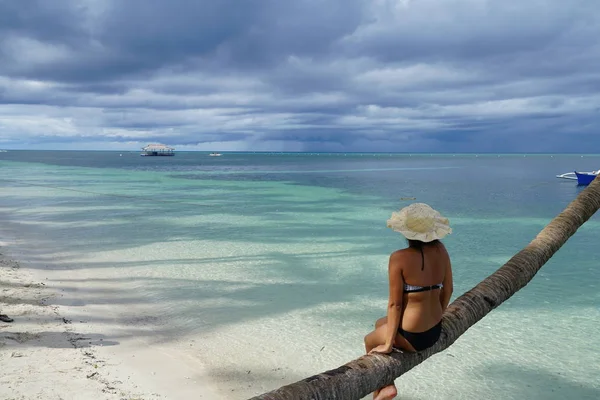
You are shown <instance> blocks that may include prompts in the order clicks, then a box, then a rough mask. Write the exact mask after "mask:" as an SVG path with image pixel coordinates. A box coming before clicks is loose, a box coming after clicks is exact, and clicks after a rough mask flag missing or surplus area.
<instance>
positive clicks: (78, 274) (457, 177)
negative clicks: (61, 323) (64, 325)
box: [0, 149, 600, 400]
mask: <svg viewBox="0 0 600 400" xmlns="http://www.w3.org/2000/svg"><path fill="white" fill-rule="evenodd" d="M7 150H8V151H7V152H2V153H0V190H1V193H2V194H1V195H0V225H1V227H0V234H2V235H3V237H4V238H5V239H7V241H8V242H9V243H12V244H13V246H14V247H15V248H16V249H18V251H19V253H20V254H22V255H23V257H24V259H25V260H26V261H29V262H30V265H31V268H32V269H33V270H36V269H37V270H38V272H39V273H42V272H43V273H47V274H49V276H50V277H51V278H49V280H48V281H47V282H48V284H49V285H54V286H55V287H58V288H60V289H61V290H62V291H63V292H64V293H65V298H64V300H63V301H64V304H65V306H66V305H68V306H69V307H70V309H69V310H70V311H71V312H72V313H75V315H76V316H80V317H81V318H82V319H83V318H88V319H92V320H94V321H95V322H96V323H98V324H102V323H106V324H108V323H110V324H114V325H115V326H118V327H120V329H121V330H122V332H123V335H124V336H128V337H129V336H136V337H139V338H140V339H141V340H146V341H147V343H148V345H149V346H151V345H152V344H153V343H160V344H161V346H168V348H169V349H171V350H172V354H173V355H174V357H175V356H181V357H191V358H193V359H195V360H198V362H200V363H202V364H203V365H204V366H205V372H206V373H207V374H208V375H209V377H210V379H211V380H212V381H213V382H215V384H216V385H217V386H218V387H219V388H220V389H221V390H222V393H223V394H224V396H225V398H231V399H244V398H248V397H251V396H252V395H257V394H260V393H263V392H265V391H269V390H272V389H275V388H277V387H279V386H281V385H283V384H286V383H291V382H295V381H297V380H300V379H303V378H305V377H308V376H310V375H314V374H316V373H319V372H323V371H325V370H328V369H332V368H336V367H338V366H339V365H342V364H344V363H346V362H348V361H350V360H352V359H354V358H356V357H359V356H360V355H362V353H363V351H364V350H363V347H362V346H363V345H362V339H363V337H364V335H365V334H367V333H368V332H369V331H370V330H371V329H372V326H373V323H374V322H375V320H376V319H377V318H379V317H381V316H384V313H385V309H386V301H387V291H388V288H387V281H386V268H387V258H388V256H389V254H390V253H391V252H392V251H394V250H396V249H398V248H402V247H404V246H405V241H404V240H402V238H401V237H399V235H398V234H396V233H394V232H392V231H391V230H389V229H387V228H386V220H387V218H388V217H389V215H391V213H392V212H393V211H396V210H398V209H399V208H401V207H403V206H405V205H408V204H410V203H411V202H425V203H428V204H430V205H432V206H433V207H434V208H436V209H438V210H439V211H440V212H441V213H442V214H444V215H445V216H447V217H448V218H449V220H450V223H451V226H452V228H453V231H454V232H453V234H452V235H450V236H449V237H448V238H447V239H445V240H444V243H445V245H446V247H447V248H448V251H449V253H450V257H451V259H452V263H453V268H454V280H455V290H454V295H453V297H452V298H453V299H455V298H456V297H458V296H459V295H461V294H462V293H464V292H465V291H467V290H469V289H470V288H472V287H473V286H475V285H476V284H477V283H478V282H480V281H481V280H482V279H484V278H485V277H486V276H488V275H489V274H491V273H493V272H494V271H495V270H496V269H497V268H499V267H500V266H501V265H503V264H504V263H505V262H506V261H508V259H510V257H512V256H513V255H514V254H515V253H517V252H518V251H519V250H520V249H521V248H523V247H525V246H526V245H527V244H528V243H529V242H530V241H531V240H532V239H533V238H534V237H535V235H536V234H537V233H538V232H539V231H540V230H541V229H542V228H543V227H544V226H545V225H546V224H547V223H548V222H549V221H550V220H551V219H552V218H553V217H555V216H556V215H557V214H558V213H559V212H560V211H562V210H563V209H564V208H565V207H566V206H567V205H568V204H569V203H570V202H571V201H572V200H573V199H574V198H575V197H576V196H577V194H578V193H579V192H580V191H581V190H582V188H581V187H579V186H577V185H576V184H575V183H574V182H573V181H568V180H561V179H557V178H556V175H557V174H561V173H564V172H570V171H573V170H584V171H589V170H597V169H600V160H599V159H598V158H600V155H598V154H583V153H581V154H579V153H570V154H558V153H556V154H547V153H503V154H494V153H460V154H458V153H456V154H455V153H372V152H369V153H351V152H346V153H317V152H232V151H222V156H221V157H208V156H207V154H206V153H208V152H209V151H177V150H176V155H175V156H174V157H139V151H137V150H125V149H124V150H101V151H89V150H86V151H77V150H10V149H7ZM342 155H348V156H346V157H340V156H342ZM362 155H371V157H363V156H362ZM475 155H479V156H482V157H474V156H475ZM523 155H525V156H524V157H515V156H523ZM529 155H531V157H528V156H529ZM504 156H506V157H504ZM599 235H600V218H599V216H598V215H595V216H594V217H592V218H591V219H590V220H589V221H588V222H586V224H585V225H584V226H583V227H582V228H581V229H580V230H579V231H578V232H577V233H576V234H575V235H574V236H573V237H572V238H571V239H570V240H569V241H568V242H567V243H566V244H565V246H563V248H561V249H560V250H559V251H558V252H557V254H556V255H555V256H554V257H552V259H551V260H549V261H548V263H547V264H546V265H545V266H544V267H543V268H542V269H541V271H540V272H539V273H538V275H537V276H536V277H535V278H534V279H533V281H532V282H531V283H530V284H529V285H527V286H526V287H525V288H523V289H522V290H521V291H520V292H518V293H517V294H516V295H515V296H514V297H512V298H511V299H509V300H508V301H507V302H505V303H504V304H503V305H501V306H500V307H499V308H498V309H496V310H494V311H492V312H491V313H490V314H489V315H488V316H487V317H485V318H484V319H483V320H481V321H480V322H479V323H477V324H476V325H475V326H474V327H473V328H471V329H470V330H469V331H467V332H466V333H465V334H464V335H463V336H462V337H461V338H460V339H459V340H458V341H457V342H456V343H455V344H454V345H452V346H451V347H450V348H449V349H448V350H446V351H444V352H442V353H439V354H437V355H435V356H433V357H431V358H430V359H429V360H427V361H425V362H424V363H423V364H421V365H419V366H417V367H416V368H414V369H413V370H411V371H410V372H409V373H407V374H405V375H404V376H402V377H400V378H399V379H398V380H397V382H396V383H397V385H398V389H399V393H400V397H399V398H403V399H413V400H416V399H479V398H482V397H486V398H489V399H522V398H531V399H538V398H539V399H563V398H565V397H567V396H568V397H572V398H577V399H597V398H599V397H600V378H598V377H600V365H599V364H598V363H597V360H596V358H597V354H600V341H598V340H594V339H593V334H594V333H595V332H598V331H599V330H600V308H599V304H600V292H599V291H598V288H599V286H598V284H597V283H596V281H595V280H594V279H593V274H594V273H595V271H596V270H597V265H596V258H597V257H595V255H594V253H592V252H591V250H593V249H594V248H596V247H597V241H598V240H597V238H598V237H599ZM84 284H85V285H88V286H84ZM89 285H93V286H89ZM59 304H60V302H59ZM99 310H102V312H103V313H109V315H104V316H103V318H98V315H97V311H99ZM111 339H112V340H113V341H114V342H119V340H120V338H119V337H118V336H116V337H114V338H111ZM192 343H193V345H192ZM248 371H251V373H249V372H248Z"/></svg>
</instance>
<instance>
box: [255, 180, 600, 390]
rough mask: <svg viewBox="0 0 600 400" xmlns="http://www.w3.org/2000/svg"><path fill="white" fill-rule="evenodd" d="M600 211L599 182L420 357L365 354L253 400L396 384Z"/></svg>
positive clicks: (451, 317)
mask: <svg viewBox="0 0 600 400" xmlns="http://www.w3.org/2000/svg"><path fill="white" fill-rule="evenodd" d="M598 208H600V178H596V179H595V180H594V181H593V182H592V183H591V184H590V185H589V186H588V187H587V188H586V189H584V190H583V191H582V192H581V193H580V194H579V195H578V196H577V198H576V199H575V200H573V201H572V202H571V204H569V205H568V206H567V208H566V209H565V210H564V211H563V212H562V213H560V214H559V215H558V216H557V217H556V218H554V219H553V220H552V221H551V222H550V224H548V225H547V226H546V227H545V228H544V229H543V230H542V231H541V232H540V233H539V234H538V235H537V237H536V238H535V239H534V240H533V241H532V242H531V243H529V245H527V247H525V248H524V249H523V250H521V251H520V252H518V253H517V254H516V255H515V256H513V257H512V258H511V259H510V260H509V261H508V262H507V263H506V264H504V265H503V266H502V267H501V268H499V269H498V270H497V271H496V272H494V273H493V274H492V275H490V276H489V277H487V278H486V279H484V280H483V281H482V282H480V283H479V284H478V285H477V286H475V287H474V288H473V289H471V290H469V291H468V292H467V293H465V294H463V295H462V296H460V297H459V298H457V299H456V300H455V301H454V302H453V303H452V304H451V305H450V306H449V307H448V309H447V310H446V312H445V313H444V316H443V318H442V335H441V337H440V339H439V340H438V342H437V343H436V344H435V345H434V346H433V347H431V348H429V349H427V350H424V351H422V352H420V353H399V352H394V353H392V354H391V355H389V356H387V355H380V354H374V355H367V356H363V357H361V358H359V359H357V360H354V361H351V362H349V363H348V364H346V365H344V366H341V367H339V368H336V369H334V370H331V371H327V372H323V373H321V374H318V375H315V376H312V377H310V378H306V379H304V380H301V381H299V382H296V383H293V384H291V385H287V386H283V387H281V388H279V389H277V390H274V391H272V392H269V393H265V394H263V395H260V396H257V397H254V398H252V399H251V400H292V399H293V400H326V399H337V400H351V399H356V400H358V399H361V398H363V397H364V396H366V395H367V394H369V393H371V392H373V391H374V390H376V389H378V388H380V387H382V386H385V385H388V384H390V383H392V382H393V381H394V379H396V378H397V377H399V376H400V375H402V374H404V373H406V372H407V371H409V370H411V369H412V368H413V367H415V366H416V365H418V364H420V363H421V362H423V361H424V360H426V359H427V358H429V357H431V356H432V355H433V354H435V353H438V352H440V351H442V350H445V349H446V348H448V347H449V346H450V345H451V344H452V343H454V342H455V341H456V339H458V338H459V337H460V336H461V335H462V334H463V333H465V332H466V331H467V329H469V328H470V327H471V326H473V325H474V324H475V323H476V322H477V321H479V320H480V319H482V318H483V317H485V316H486V315H487V314H488V313H489V312H490V311H492V310H493V309H494V308H496V307H498V306H499V305H500V304H502V303H503V302H504V301H506V300H507V299H508V298H510V297H511V296H512V295H513V294H515V293H516V292H517V291H519V290H520V289H521V288H523V287H524V286H525V285H527V284H528V283H529V281H531V279H533V277H534V276H535V274H536V273H537V272H538V271H539V270H540V268H541V267H542V266H543V265H544V264H545V263H546V261H548V260H549V259H550V258H551V257H552V256H553V255H554V253H556V252H557V251H558V249H560V247H561V246H562V245H563V244H564V243H565V242H566V241H567V240H568V239H569V238H570V237H571V236H572V235H573V234H574V233H575V231H577V229H579V227H580V226H581V225H583V223H584V222H585V221H587V220H588V219H589V218H590V217H591V216H592V215H594V213H595V212H596V211H597V210H598ZM590 333H591V332H590Z"/></svg>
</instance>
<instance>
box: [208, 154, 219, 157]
mask: <svg viewBox="0 0 600 400" xmlns="http://www.w3.org/2000/svg"><path fill="white" fill-rule="evenodd" d="M209 156H211V157H220V156H221V153H210V154H209Z"/></svg>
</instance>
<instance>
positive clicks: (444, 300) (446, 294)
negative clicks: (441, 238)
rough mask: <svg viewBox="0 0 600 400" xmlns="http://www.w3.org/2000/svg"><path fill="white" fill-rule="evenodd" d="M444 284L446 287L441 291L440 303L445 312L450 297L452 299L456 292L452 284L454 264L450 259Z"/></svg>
mask: <svg viewBox="0 0 600 400" xmlns="http://www.w3.org/2000/svg"><path fill="white" fill-rule="evenodd" d="M442 283H443V284H444V287H443V288H442V290H441V291H440V303H441V305H442V311H445V310H446V307H448V304H449V303H450V297H452V291H453V290H454V284H453V282H452V263H451V262H450V258H448V265H447V266H446V272H445V274H444V280H443V281H442Z"/></svg>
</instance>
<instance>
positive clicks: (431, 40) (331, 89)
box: [0, 0, 600, 151]
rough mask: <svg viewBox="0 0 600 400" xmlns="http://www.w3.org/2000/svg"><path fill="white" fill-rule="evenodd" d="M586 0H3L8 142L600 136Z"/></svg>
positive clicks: (479, 141)
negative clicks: (289, 0) (292, 0)
mask: <svg viewBox="0 0 600 400" xmlns="http://www.w3.org/2000/svg"><path fill="white" fill-rule="evenodd" d="M599 15H600V7H599V6H598V5H597V2H596V1H592V0H577V1H571V2H569V3H565V2H560V1H558V0H530V1H527V2H521V1H517V0H507V1H504V2H493V1H485V0H452V1H450V0H445V1H442V0H420V1H412V0H375V1H366V0H327V1H316V0H301V1H294V2H283V1H276V0H244V1H239V0H222V1H208V0H206V1H193V0H171V1H147V0H127V1H117V0H114V1H100V0H87V1H75V0H53V1H51V2H50V1H41V0H39V1H33V0H21V1H0V147H2V143H6V144H7V145H10V146H13V147H19V143H21V144H23V146H24V144H27V146H33V147H35V146H40V147H41V146H44V144H48V143H49V144H52V143H55V144H64V143H71V144H72V146H71V147H74V148H76V147H77V146H79V147H80V148H85V147H86V143H88V144H89V143H99V142H111V143H115V142H117V143H118V142H122V143H123V146H135V147H137V146H138V145H139V144H140V143H142V144H143V143H145V142H148V141H162V142H167V143H169V144H172V145H175V146H177V145H180V146H190V148H204V147H207V148H208V147H211V148H213V147H215V146H217V147H219V148H221V149H224V150H228V149H229V150H234V149H240V150H243V149H248V148H251V149H258V150H261V149H262V150H271V149H274V150H278V149H280V150H336V151H352V150H361V151H367V150H371V151H377V150H379V151H390V150H395V151H404V150H406V151H418V150H422V151H536V150H538V151H573V150H578V148H576V146H572V147H569V146H570V143H572V141H570V140H569V135H574V134H577V135H578V137H580V138H585V139H586V140H587V141H588V148H587V149H586V151H590V150H591V149H590V147H593V146H596V149H597V150H598V149H600V138H597V135H595V133H596V132H597V130H598V128H599V127H600V118H599V116H598V111H599V109H600V95H599V94H598V93H599V90H598V89H600V73H598V71H597V66H598V65H600V44H599V41H598V39H597V38H598V37H600V18H599Z"/></svg>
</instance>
